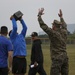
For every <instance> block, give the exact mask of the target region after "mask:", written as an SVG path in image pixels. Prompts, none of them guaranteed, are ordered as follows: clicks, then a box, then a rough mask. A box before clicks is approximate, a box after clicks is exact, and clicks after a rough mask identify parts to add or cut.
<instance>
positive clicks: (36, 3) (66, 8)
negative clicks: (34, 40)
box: [0, 0, 75, 35]
mask: <svg viewBox="0 0 75 75" xmlns="http://www.w3.org/2000/svg"><path fill="white" fill-rule="evenodd" d="M41 7H44V9H45V11H44V13H45V14H44V15H43V16H42V18H43V20H44V22H45V23H46V24H47V25H48V26H50V27H51V23H52V22H53V20H54V19H57V20H59V17H58V12H59V9H62V11H63V16H64V19H65V21H66V23H67V24H72V23H73V24H74V23H75V0H0V26H2V25H5V26H7V27H8V29H9V31H10V30H11V29H12V23H11V21H10V16H11V15H12V14H13V13H15V12H16V11H18V10H20V11H22V12H23V14H24V16H23V19H24V20H25V23H26V24H27V27H28V30H27V35H30V34H31V33H32V32H33V31H37V32H39V31H42V29H41V28H40V26H39V24H38V21H37V13H38V9H39V8H41ZM17 24H18V32H20V31H21V28H22V27H21V24H20V23H19V22H18V23H17Z"/></svg>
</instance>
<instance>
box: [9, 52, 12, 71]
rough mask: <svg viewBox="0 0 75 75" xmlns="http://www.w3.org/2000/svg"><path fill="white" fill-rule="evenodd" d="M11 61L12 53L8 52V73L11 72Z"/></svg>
mask: <svg viewBox="0 0 75 75" xmlns="http://www.w3.org/2000/svg"><path fill="white" fill-rule="evenodd" d="M12 60H13V51H8V63H9V65H8V67H9V71H11V69H12Z"/></svg>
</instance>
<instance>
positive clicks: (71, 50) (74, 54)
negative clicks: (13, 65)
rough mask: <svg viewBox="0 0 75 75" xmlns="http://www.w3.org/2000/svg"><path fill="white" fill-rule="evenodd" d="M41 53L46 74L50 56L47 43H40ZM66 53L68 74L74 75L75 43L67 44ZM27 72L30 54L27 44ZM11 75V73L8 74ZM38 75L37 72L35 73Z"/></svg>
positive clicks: (49, 64) (48, 74)
mask: <svg viewBox="0 0 75 75" xmlns="http://www.w3.org/2000/svg"><path fill="white" fill-rule="evenodd" d="M42 50H43V55H44V69H45V71H46V73H47V75H50V66H51V58H50V47H49V45H42ZM67 53H68V57H69V75H75V45H67ZM27 54H28V55H27V57H26V58H27V73H26V75H28V70H29V64H30V55H31V46H30V45H28V46H27ZM10 75H12V74H10ZM37 75H38V74H37Z"/></svg>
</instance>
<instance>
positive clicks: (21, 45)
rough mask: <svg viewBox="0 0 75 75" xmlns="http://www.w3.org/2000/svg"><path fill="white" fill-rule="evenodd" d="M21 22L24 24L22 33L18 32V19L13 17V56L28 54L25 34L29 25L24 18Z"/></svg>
mask: <svg viewBox="0 0 75 75" xmlns="http://www.w3.org/2000/svg"><path fill="white" fill-rule="evenodd" d="M20 22H21V24H22V27H23V29H22V31H21V33H20V34H18V33H17V23H16V20H15V19H14V18H13V19H12V25H13V30H12V32H11V34H10V39H11V42H12V44H13V48H14V50H13V56H26V55H27V49H26V41H25V35H26V31H27V26H26V24H25V22H24V21H23V19H21V21H20Z"/></svg>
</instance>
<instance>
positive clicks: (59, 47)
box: [38, 8, 69, 75]
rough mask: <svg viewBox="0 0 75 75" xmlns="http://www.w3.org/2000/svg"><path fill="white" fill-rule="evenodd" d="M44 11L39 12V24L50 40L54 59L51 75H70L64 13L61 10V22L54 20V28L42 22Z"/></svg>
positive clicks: (42, 9)
mask: <svg viewBox="0 0 75 75" xmlns="http://www.w3.org/2000/svg"><path fill="white" fill-rule="evenodd" d="M43 11H44V8H41V10H39V12H38V22H39V25H40V27H41V28H42V29H43V30H44V31H45V32H46V33H47V34H48V36H49V39H50V52H51V59H52V65H51V71H50V75H60V74H61V75H68V72H69V65H68V56H67V52H66V41H67V25H66V23H65V21H64V19H63V14H62V11H61V9H60V11H59V14H58V16H59V17H60V21H57V20H54V21H53V23H52V28H50V27H48V26H47V25H46V24H45V23H44V21H43V20H42V18H41V15H43Z"/></svg>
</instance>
